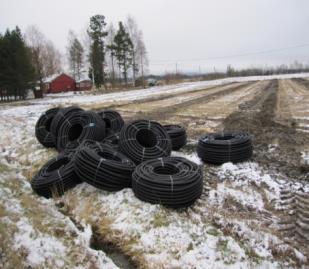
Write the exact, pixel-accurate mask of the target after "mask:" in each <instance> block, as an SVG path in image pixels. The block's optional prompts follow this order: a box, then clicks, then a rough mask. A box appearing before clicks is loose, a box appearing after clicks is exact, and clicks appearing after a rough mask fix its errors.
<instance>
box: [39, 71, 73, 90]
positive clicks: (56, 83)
mask: <svg viewBox="0 0 309 269" xmlns="http://www.w3.org/2000/svg"><path fill="white" fill-rule="evenodd" d="M75 90H76V83H75V80H74V78H72V77H70V76H68V75H67V74H64V73H62V74H60V75H55V76H52V77H49V78H47V79H46V80H45V81H44V92H45V93H58V92H68V91H75Z"/></svg>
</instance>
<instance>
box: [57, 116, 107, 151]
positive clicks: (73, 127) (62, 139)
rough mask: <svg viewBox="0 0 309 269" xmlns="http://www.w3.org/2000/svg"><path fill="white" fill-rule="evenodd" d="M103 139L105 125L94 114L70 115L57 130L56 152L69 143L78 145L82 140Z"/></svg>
mask: <svg viewBox="0 0 309 269" xmlns="http://www.w3.org/2000/svg"><path fill="white" fill-rule="evenodd" d="M104 137H105V123H104V121H103V120H101V118H100V117H99V116H98V115H97V114H96V113H94V112H91V111H81V112H75V113H72V114H71V115H70V116H68V117H67V118H66V120H65V121H64V122H63V123H62V125H61V126H60V128H59V130H58V138H57V150H58V151H62V150H64V149H65V146H66V145H67V143H69V142H73V141H74V142H77V144H80V143H81V142H82V141H83V140H84V139H91V140H96V141H100V140H102V139H103V138H104Z"/></svg>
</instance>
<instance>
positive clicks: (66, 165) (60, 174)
mask: <svg viewBox="0 0 309 269" xmlns="http://www.w3.org/2000/svg"><path fill="white" fill-rule="evenodd" d="M78 183H80V180H79V178H78V177H77V175H76V173H75V170H74V162H73V161H72V159H70V157H69V156H62V155H59V156H58V157H57V158H53V159H51V160H50V161H48V162H47V163H46V164H45V165H43V167H42V168H41V169H40V170H39V172H38V173H37V174H36V175H35V176H34V177H33V179H32V180H31V187H32V189H33V190H34V191H35V192H36V193H37V194H39V195H41V196H44V197H46V198H50V197H52V196H61V195H62V194H64V192H65V191H66V190H68V189H70V188H72V187H74V186H75V185H76V184H78Z"/></svg>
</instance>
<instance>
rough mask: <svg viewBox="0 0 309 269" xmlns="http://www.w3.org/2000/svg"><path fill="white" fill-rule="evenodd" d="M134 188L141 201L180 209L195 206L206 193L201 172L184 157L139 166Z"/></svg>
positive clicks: (167, 158)
mask: <svg viewBox="0 0 309 269" xmlns="http://www.w3.org/2000/svg"><path fill="white" fill-rule="evenodd" d="M132 189H133V191H134V194H135V195H136V197H137V198H139V199H140V200H142V201H145V202H149V203H153V204H162V205H164V206H167V207H172V208H181V207H188V206H190V205H192V204H193V203H194V202H195V201H196V199H198V198H199V197H200V196H201V194H202V191H203V173H202V169H201V168H200V167H199V166H198V165H197V164H195V163H193V162H191V161H189V160H187V159H185V158H181V157H165V158H159V159H153V160H148V161H145V162H143V163H141V164H139V165H138V166H137V167H136V168H135V171H134V173H133V175H132Z"/></svg>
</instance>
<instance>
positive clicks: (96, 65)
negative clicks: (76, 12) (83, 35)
mask: <svg viewBox="0 0 309 269" xmlns="http://www.w3.org/2000/svg"><path fill="white" fill-rule="evenodd" d="M105 27H106V23H105V17H104V16H103V15H95V16H92V17H91V18H90V26H89V29H88V35H89V36H90V39H91V45H90V55H89V60H90V66H91V67H90V70H89V76H90V77H91V78H94V82H95V85H96V87H97V88H99V87H100V86H101V85H102V84H104V83H105V73H104V65H105V44H104V38H105V37H106V36H107V31H105Z"/></svg>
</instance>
